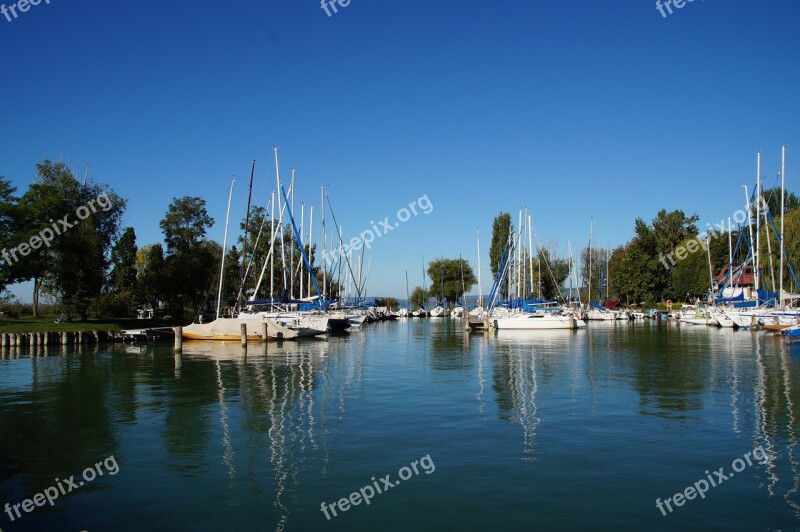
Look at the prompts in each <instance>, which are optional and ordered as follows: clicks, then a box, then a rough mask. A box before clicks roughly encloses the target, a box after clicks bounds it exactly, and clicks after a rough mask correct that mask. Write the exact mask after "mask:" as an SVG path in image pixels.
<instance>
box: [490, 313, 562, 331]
mask: <svg viewBox="0 0 800 532" xmlns="http://www.w3.org/2000/svg"><path fill="white" fill-rule="evenodd" d="M492 325H493V326H494V328H495V329H512V330H544V329H576V328H577V324H576V322H575V318H574V317H572V316H552V315H547V314H545V315H536V314H518V315H515V316H511V317H508V318H493V319H492Z"/></svg>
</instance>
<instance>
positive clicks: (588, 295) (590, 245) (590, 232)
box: [586, 219, 594, 305]
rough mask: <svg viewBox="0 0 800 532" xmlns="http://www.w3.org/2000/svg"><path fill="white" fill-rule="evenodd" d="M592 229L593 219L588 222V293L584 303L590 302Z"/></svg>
mask: <svg viewBox="0 0 800 532" xmlns="http://www.w3.org/2000/svg"><path fill="white" fill-rule="evenodd" d="M593 229H594V219H591V221H590V222H589V293H588V294H587V295H586V304H587V305H588V304H589V303H591V302H592V230H593Z"/></svg>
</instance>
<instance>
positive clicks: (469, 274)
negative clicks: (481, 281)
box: [428, 258, 478, 306]
mask: <svg viewBox="0 0 800 532" xmlns="http://www.w3.org/2000/svg"><path fill="white" fill-rule="evenodd" d="M428 277H429V278H430V279H431V290H430V293H431V294H433V295H434V296H436V297H438V298H439V300H440V301H447V303H448V304H449V305H451V306H452V305H454V304H455V303H456V302H457V301H459V300H460V299H461V298H462V297H463V296H464V293H465V291H466V292H468V291H470V290H471V289H472V287H473V286H474V285H475V283H477V282H478V280H477V279H476V278H475V273H474V272H473V271H472V267H471V266H470V265H469V262H467V261H466V260H464V259H461V258H459V259H437V260H435V261H433V262H431V263H430V264H428Z"/></svg>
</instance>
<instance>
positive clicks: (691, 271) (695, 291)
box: [665, 238, 711, 302]
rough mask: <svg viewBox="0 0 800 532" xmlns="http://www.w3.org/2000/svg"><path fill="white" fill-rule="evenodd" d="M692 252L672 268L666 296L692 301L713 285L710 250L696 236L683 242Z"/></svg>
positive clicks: (677, 299) (705, 292) (704, 293)
mask: <svg viewBox="0 0 800 532" xmlns="http://www.w3.org/2000/svg"><path fill="white" fill-rule="evenodd" d="M682 245H683V246H684V247H685V248H687V250H688V251H690V253H689V254H688V255H687V256H686V258H685V259H683V260H681V261H678V262H676V264H675V266H674V267H673V268H672V272H671V273H672V277H671V284H670V289H669V291H668V292H667V294H665V297H669V298H670V299H674V300H676V301H686V302H691V301H693V300H694V299H695V298H697V297H702V296H705V295H706V294H707V293H708V291H709V289H710V287H711V275H710V272H709V266H708V252H707V250H706V249H705V247H704V245H701V243H700V242H698V240H697V239H696V238H691V239H689V240H686V241H684V242H683V243H682Z"/></svg>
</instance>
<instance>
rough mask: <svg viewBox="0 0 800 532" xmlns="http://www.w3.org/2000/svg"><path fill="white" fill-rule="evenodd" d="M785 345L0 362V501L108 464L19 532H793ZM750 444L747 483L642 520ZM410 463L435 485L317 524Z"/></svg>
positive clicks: (277, 347) (165, 345)
mask: <svg viewBox="0 0 800 532" xmlns="http://www.w3.org/2000/svg"><path fill="white" fill-rule="evenodd" d="M798 345H800V344H794V343H787V342H786V341H785V340H783V339H782V338H781V337H779V336H774V335H771V334H770V335H766V334H762V333H754V332H749V331H734V330H732V329H729V328H699V327H682V326H680V325H677V326H676V323H675V322H658V321H656V320H645V321H632V322H631V321H614V322H608V323H605V322H603V323H600V322H597V323H590V324H589V326H588V327H587V328H586V329H585V330H580V331H570V330H564V331H557V330H552V331H539V332H537V333H535V334H533V335H532V334H531V333H530V332H527V331H512V330H508V331H507V330H497V331H496V332H494V333H483V332H480V333H469V332H467V331H465V330H464V328H463V327H462V326H461V325H460V320H455V319H449V320H440V319H426V320H419V319H408V320H395V321H385V322H381V323H374V324H371V325H368V326H365V327H364V328H363V329H358V330H357V331H354V332H351V333H350V334H349V335H347V336H332V337H330V338H328V339H306V340H304V341H286V342H262V343H252V344H249V345H248V346H247V348H246V349H245V350H243V349H242V347H241V346H240V345H239V344H238V343H237V342H189V341H187V342H184V345H183V352H182V354H180V355H173V353H172V350H171V344H170V343H169V342H144V343H138V344H130V343H126V344H104V345H96V344H91V345H78V346H66V347H65V348H63V349H62V348H61V347H60V346H59V347H55V346H48V351H47V353H48V354H49V355H50V356H41V354H39V355H34V354H33V353H32V352H30V353H29V352H26V351H19V352H15V353H16V354H13V355H12V354H10V352H9V351H8V350H6V351H5V352H4V354H3V357H2V360H0V385H1V386H0V423H1V424H2V426H4V427H9V428H11V427H13V428H14V430H15V433H16V434H18V437H17V438H14V439H11V438H2V439H0V451H2V455H3V456H4V460H3V468H4V471H5V478H6V479H7V480H5V481H4V482H3V483H2V484H0V491H1V492H2V493H3V495H4V498H5V500H7V501H11V502H19V501H22V500H23V499H25V498H26V497H28V496H30V495H32V494H33V493H35V492H37V491H39V490H40V489H42V487H44V486H46V485H48V484H49V483H52V481H53V478H55V477H58V476H60V477H61V478H64V476H65V475H69V474H73V473H76V472H80V471H81V470H83V469H84V468H85V467H86V465H87V464H88V463H90V461H92V460H93V458H94V456H95V455H103V456H109V455H113V456H114V457H115V458H116V460H117V463H118V464H119V474H117V475H115V476H108V475H107V476H105V477H103V478H98V479H97V480H95V481H94V482H93V484H92V490H90V491H85V492H82V493H79V494H73V495H71V496H70V497H65V498H61V499H59V500H58V501H57V502H56V504H55V506H54V507H52V508H50V507H45V508H41V509H38V510H37V511H36V512H34V513H31V514H27V515H23V517H22V518H21V519H19V520H17V521H16V522H15V523H14V526H15V529H19V530H39V529H42V528H50V527H59V528H66V529H74V530H78V529H81V530H83V529H85V530H92V529H108V528H113V529H115V530H140V529H141V528H142V526H148V523H152V524H155V523H158V527H168V528H180V529H189V528H192V529H221V528H226V527H227V526H228V524H229V523H232V522H235V523H236V524H237V527H240V528H260V529H268V530H271V529H275V530H309V529H319V528H331V529H334V530H352V529H367V528H371V527H373V526H375V523H376V522H380V523H382V525H381V527H382V528H384V529H387V530H407V529H409V528H423V529H454V528H455V529H471V530H473V529H475V530H476V529H485V528H488V527H491V526H492V524H493V523H497V522H500V521H502V522H504V523H507V526H508V527H511V528H514V529H531V528H553V527H555V526H561V527H566V528H570V529H586V528H592V529H600V528H614V527H618V526H619V523H620V519H621V518H622V519H624V522H625V525H624V526H625V527H626V528H631V529H652V530H660V529H664V530H667V529H670V530H672V529H675V528H689V529H701V528H702V529H706V528H714V527H721V528H740V529H741V528H745V529H752V528H764V527H766V528H770V529H785V528H794V526H795V523H796V522H797V519H798V518H799V517H800V516H799V514H798V510H799V508H800V507H798V503H800V498H798V492H797V489H796V486H797V485H798V483H800V468H799V467H798V459H797V457H796V456H795V454H796V452H795V449H796V446H797V443H798V442H797V437H798V436H797V426H798V419H797V417H798V412H797V404H798V401H799V400H800V396H799V395H798V387H800V351H798V349H796V347H798ZM53 350H57V351H55V354H57V356H53V355H54V351H53ZM88 368H92V371H91V372H90V371H87V369H88ZM95 372H102V373H103V374H105V375H107V378H104V379H95V378H94V377H93V375H94V374H95ZM34 400H35V401H36V403H37V404H38V405H39V407H38V408H37V409H35V410H32V411H25V413H24V414H23V411H22V410H21V409H20V408H19V406H20V405H23V404H26V403H28V402H30V401H34ZM78 419H80V423H76V422H75V421H76V420H78ZM55 435H57V437H55ZM65 442H75V444H76V445H80V447H81V448H84V449H92V450H93V451H92V452H91V453H90V455H84V454H82V453H76V454H72V453H65V452H63V447H64V444H65ZM756 447H761V448H763V449H764V451H765V453H766V462H765V463H764V464H763V465H762V464H759V463H757V462H754V463H753V465H752V466H750V467H747V468H746V469H744V470H743V471H742V472H741V473H737V474H736V475H735V477H734V478H731V479H730V480H728V481H726V482H725V483H722V484H720V485H719V486H718V487H715V488H713V489H712V490H711V491H710V492H709V493H707V494H706V497H705V498H704V499H702V500H701V499H699V498H698V499H696V500H693V501H691V502H688V501H687V503H686V504H685V505H683V506H682V507H680V508H678V507H676V506H675V505H674V504H673V505H672V506H671V508H672V511H670V512H667V510H666V507H665V510H664V512H666V514H667V515H666V516H665V515H662V512H661V511H659V509H658V507H657V506H656V500H657V499H660V500H661V501H662V502H663V500H664V499H665V498H667V497H670V496H672V495H673V494H674V493H676V492H679V491H682V490H683V488H684V487H685V486H687V485H692V484H693V483H694V482H695V481H697V479H699V478H705V474H704V471H705V470H712V469H714V470H716V469H718V468H719V467H722V466H724V467H725V470H726V471H727V472H730V471H731V465H730V464H731V463H732V461H734V460H735V459H736V458H737V457H741V456H742V455H744V454H745V453H746V452H749V451H752V450H753V449H754V448H756ZM756 454H758V453H756ZM426 455H427V456H429V457H430V459H431V461H432V463H433V464H435V472H433V473H432V474H429V475H428V474H424V473H421V474H420V475H418V476H413V477H412V478H411V479H409V480H408V481H407V482H402V483H398V484H399V485H398V486H396V487H394V488H392V489H391V490H389V491H387V492H386V493H385V494H383V495H380V496H378V497H376V498H375V499H373V501H372V503H371V504H370V505H364V504H361V505H360V506H353V507H351V508H350V509H349V510H348V511H346V512H341V511H340V512H339V513H338V515H337V517H335V518H332V519H330V520H328V519H326V517H325V514H324V513H323V512H322V511H321V508H320V505H321V503H322V502H324V501H327V502H328V503H330V502H331V500H333V499H334V497H336V498H337V499H338V496H341V495H344V494H347V493H350V492H351V491H357V490H358V489H359V488H361V487H362V486H364V485H367V484H371V481H370V478H371V477H375V478H378V477H381V476H384V475H386V474H389V473H391V474H392V478H393V479H394V480H397V478H398V473H397V471H398V470H399V469H400V468H401V467H402V466H403V465H407V464H408V463H409V462H411V461H412V460H414V459H417V458H419V457H422V456H426ZM731 476H732V477H733V475H731ZM610 486H615V488H614V489H609V487H610ZM623 486H627V488H626V489H621V488H617V487H623ZM165 494H169V495H168V496H165ZM340 494H341V495H340ZM576 505H578V506H580V508H581V511H580V512H577V511H575V507H576ZM87 507H91V508H92V509H93V510H92V511H91V512H87V511H85V509H86V508H87ZM131 507H136V508H137V509H138V510H137V518H136V520H131V519H130V518H129V517H128V516H127V513H126V512H127V509H128V508H131Z"/></svg>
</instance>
